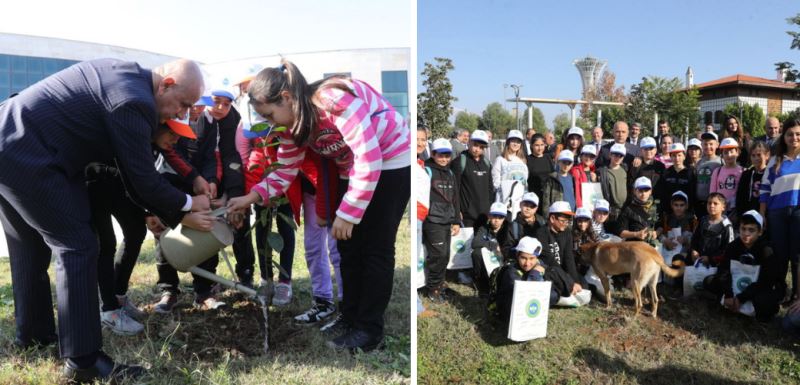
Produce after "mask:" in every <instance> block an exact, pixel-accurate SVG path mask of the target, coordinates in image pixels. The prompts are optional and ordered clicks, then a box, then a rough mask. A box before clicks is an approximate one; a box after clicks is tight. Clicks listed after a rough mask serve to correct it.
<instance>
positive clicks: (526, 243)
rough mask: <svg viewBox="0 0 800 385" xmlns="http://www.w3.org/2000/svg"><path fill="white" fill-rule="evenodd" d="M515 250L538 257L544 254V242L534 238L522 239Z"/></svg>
mask: <svg viewBox="0 0 800 385" xmlns="http://www.w3.org/2000/svg"><path fill="white" fill-rule="evenodd" d="M514 250H517V251H519V252H522V253H526V254H531V255H535V256H537V257H538V256H539V254H541V253H542V242H539V240H538V239H536V238H534V237H522V239H520V240H519V243H518V244H517V247H515V248H514Z"/></svg>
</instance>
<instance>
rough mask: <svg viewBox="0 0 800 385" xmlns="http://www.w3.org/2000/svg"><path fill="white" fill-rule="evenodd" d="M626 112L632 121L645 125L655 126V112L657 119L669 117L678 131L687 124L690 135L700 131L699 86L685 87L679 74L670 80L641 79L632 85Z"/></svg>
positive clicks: (671, 124) (675, 130)
mask: <svg viewBox="0 0 800 385" xmlns="http://www.w3.org/2000/svg"><path fill="white" fill-rule="evenodd" d="M628 103H630V104H629V105H628V106H627V107H626V108H625V115H626V117H627V119H626V120H627V121H629V122H639V123H641V124H642V126H643V127H654V126H655V122H654V118H655V114H656V113H658V120H666V121H667V122H668V123H669V125H670V126H671V127H674V128H673V131H674V132H675V133H682V132H683V131H684V127H685V126H686V124H688V125H689V134H690V135H692V134H693V133H696V132H697V130H698V127H697V122H698V120H699V114H698V112H697V109H698V108H699V106H700V102H699V94H698V92H697V88H691V89H689V90H686V89H684V84H683V82H682V81H681V80H680V79H678V78H677V77H675V78H672V79H668V78H662V77H658V76H650V77H647V78H642V82H641V83H639V84H635V85H633V86H631V92H630V94H629V95H628Z"/></svg>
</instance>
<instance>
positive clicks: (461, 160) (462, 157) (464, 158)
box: [458, 152, 492, 176]
mask: <svg viewBox="0 0 800 385" xmlns="http://www.w3.org/2000/svg"><path fill="white" fill-rule="evenodd" d="M483 163H484V164H486V167H488V168H489V170H491V169H492V163H491V162H489V159H486V157H485V156H484V157H483ZM458 165H459V166H461V167H460V168H459V169H458V170H459V171H458V176H461V174H463V173H464V168H465V167H467V155H466V154H464V153H463V152H462V153H461V155H459V156H458Z"/></svg>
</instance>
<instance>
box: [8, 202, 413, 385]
mask: <svg viewBox="0 0 800 385" xmlns="http://www.w3.org/2000/svg"><path fill="white" fill-rule="evenodd" d="M302 237H303V234H302V226H300V229H299V232H298V236H297V242H296V245H295V246H296V247H295V250H296V251H295V257H294V264H293V271H292V276H293V289H294V298H293V300H292V303H291V304H290V305H289V306H286V307H280V308H278V307H272V308H271V309H270V336H271V340H270V349H271V352H270V353H269V354H266V355H264V354H262V353H261V349H262V346H263V340H264V332H263V323H262V322H263V317H262V316H261V315H260V313H261V310H260V308H258V307H257V306H255V305H254V304H253V303H252V302H250V301H247V300H245V299H244V297H243V296H242V295H240V294H238V293H235V292H232V291H226V292H224V293H223V294H222V295H221V300H223V301H225V302H227V303H228V304H229V308H228V309H227V310H224V311H220V312H218V313H217V312H202V311H196V310H194V309H193V308H192V307H191V306H190V305H191V301H192V298H193V297H192V294H191V276H190V275H189V274H183V273H181V274H180V276H181V281H182V282H181V285H182V286H181V290H182V293H181V296H180V298H179V308H178V309H176V310H174V311H173V314H172V315H167V316H164V315H159V314H156V313H154V312H152V306H151V305H152V303H154V302H155V301H157V300H158V299H159V298H160V293H159V291H158V290H157V288H156V285H155V283H156V281H157V279H158V275H157V273H156V265H155V258H154V256H153V243H152V241H146V242H145V245H144V247H143V249H142V253H141V255H140V258H139V263H138V264H137V266H136V268H135V270H134V272H133V277H132V278H131V289H130V291H129V296H130V297H131V299H132V300H133V301H134V302H135V303H137V304H139V305H140V307H144V308H145V310H146V311H147V312H148V314H149V318H148V319H147V321H146V329H145V331H144V333H142V334H141V335H138V336H135V337H121V336H117V335H114V334H112V333H110V332H109V331H107V330H104V331H103V337H104V338H103V349H104V350H105V351H106V352H107V353H109V354H110V355H111V356H112V357H114V358H115V359H117V360H119V361H122V362H131V363H138V364H143V365H145V366H146V367H147V368H148V369H149V371H148V374H147V376H146V377H144V378H143V379H142V380H140V381H138V382H137V383H146V384H355V383H358V384H409V383H410V382H411V380H410V378H409V377H410V375H411V365H410V359H409V357H410V350H411V336H410V318H409V317H410V316H409V310H410V306H409V292H410V291H409V290H410V289H409V287H410V284H409V279H410V272H409V260H410V258H409V255H410V253H409V244H410V230H409V225H408V215H406V216H405V217H404V218H403V221H402V222H401V224H400V229H399V231H398V235H397V242H396V267H395V276H394V289H393V293H392V300H391V302H390V304H389V308H388V310H387V312H386V342H387V347H386V349H384V350H383V351H379V352H372V353H366V354H356V355H350V354H348V353H336V352H334V351H333V350H331V349H330V348H328V347H327V346H326V345H325V342H326V341H327V340H328V338H327V337H326V336H324V335H323V334H322V333H320V332H319V330H318V328H316V327H308V326H299V325H295V324H293V323H292V322H291V321H292V317H293V316H294V315H296V314H299V313H301V312H302V311H304V310H306V309H307V308H308V307H309V306H310V304H311V288H310V281H309V276H308V269H307V268H306V262H305V258H304V250H303V241H302V239H303V238H302ZM228 254H229V255H230V257H231V258H232V259H233V253H232V251H231V249H230V248H228ZM275 260H276V261H277V260H278V256H277V255H276V256H275ZM231 262H233V263H235V261H234V260H232V261H231ZM217 272H218V274H220V275H223V276H225V277H228V278H230V273H229V272H228V269H227V266H226V265H225V263H224V262H222V261H220V264H219V267H218V268H217ZM50 277H51V281H52V280H54V279H55V274H54V273H53V268H52V265H51V270H50ZM53 294H54V295H55V289H53ZM14 329H15V327H14V303H13V296H12V291H11V272H10V269H9V263H8V259H0V384H53V383H57V381H58V380H59V378H60V377H59V374H60V371H61V365H62V361H61V360H60V359H58V354H57V351H56V350H55V349H54V348H53V349H49V350H45V351H26V352H20V351H18V350H16V349H14V347H13V340H14Z"/></svg>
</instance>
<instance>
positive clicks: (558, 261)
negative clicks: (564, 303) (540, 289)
mask: <svg viewBox="0 0 800 385" xmlns="http://www.w3.org/2000/svg"><path fill="white" fill-rule="evenodd" d="M536 239H538V240H539V242H541V243H542V254H541V255H539V260H540V261H542V263H544V264H545V265H546V266H548V267H549V268H550V269H552V268H554V267H558V268H560V269H562V270H564V271H565V272H566V273H567V275H568V276H569V279H567V280H566V282H565V285H566V287H567V288H569V291H568V292H567V294H566V295H569V294H570V292H571V291H572V285H573V284H574V283H576V282H577V283H580V284H582V286H586V285H585V283H584V280H583V278H582V277H581V276H580V274H578V269H577V267H576V266H575V256H574V255H573V252H572V247H573V246H574V245H573V243H572V231H571V230H570V229H566V230H564V231H562V232H560V233H558V234H554V233H553V232H552V231H550V226H541V227H539V229H538V230H536ZM545 279H547V274H546V273H545ZM548 281H549V279H548ZM559 293H560V294H561V295H562V296H564V294H563V293H561V292H559Z"/></svg>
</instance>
